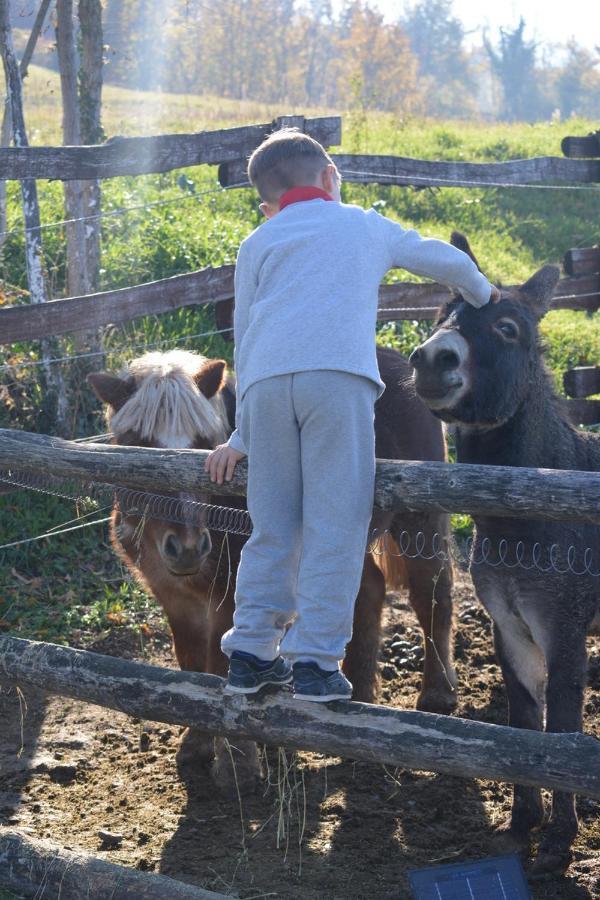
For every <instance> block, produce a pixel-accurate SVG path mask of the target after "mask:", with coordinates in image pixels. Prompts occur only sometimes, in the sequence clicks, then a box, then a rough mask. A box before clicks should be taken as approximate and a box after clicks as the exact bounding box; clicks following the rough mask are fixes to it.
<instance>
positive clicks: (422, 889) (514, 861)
mask: <svg viewBox="0 0 600 900" xmlns="http://www.w3.org/2000/svg"><path fill="white" fill-rule="evenodd" d="M408 881H409V884H410V886H411V888H412V893H413V897H414V898H415V900H531V893H530V891H529V888H528V887H527V882H526V881H525V875H524V874H523V867H522V866H521V861H520V859H519V857H518V856H514V855H511V856H495V857H492V858H489V859H480V860H478V861H477V862H468V863H456V864H455V865H450V866H434V867H433V868H431V869H412V870H411V871H410V872H409V873H408Z"/></svg>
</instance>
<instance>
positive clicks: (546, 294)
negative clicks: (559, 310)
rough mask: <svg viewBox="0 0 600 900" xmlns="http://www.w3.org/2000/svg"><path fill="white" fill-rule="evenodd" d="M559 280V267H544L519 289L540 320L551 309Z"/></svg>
mask: <svg viewBox="0 0 600 900" xmlns="http://www.w3.org/2000/svg"><path fill="white" fill-rule="evenodd" d="M559 278H560V269H559V268H558V266H544V267H543V268H541V269H539V270H538V271H537V272H536V273H535V275H532V276H531V278H530V279H529V280H528V281H526V282H525V284H522V285H521V287H520V288H519V293H520V294H524V295H525V296H526V298H527V300H528V302H529V303H530V304H531V306H532V308H533V309H534V310H535V312H536V314H537V317H538V318H539V319H541V318H542V316H545V315H546V313H547V312H548V310H549V309H550V305H551V303H552V297H553V295H554V289H555V287H556V285H557V284H558V280H559Z"/></svg>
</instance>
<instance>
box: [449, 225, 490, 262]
mask: <svg viewBox="0 0 600 900" xmlns="http://www.w3.org/2000/svg"><path fill="white" fill-rule="evenodd" d="M450 243H451V244H452V246H453V247H456V248H457V249H458V250H462V252H463V253H466V254H467V256H468V257H469V258H470V259H472V260H473V262H474V263H475V265H476V266H477V268H478V269H479V271H480V272H482V269H481V266H480V265H479V263H478V262H477V257H476V256H475V254H474V253H473V251H472V250H471V245H470V244H469V242H468V240H467V238H466V236H465V235H464V234H462V232H460V231H453V232H452V234H451V235H450Z"/></svg>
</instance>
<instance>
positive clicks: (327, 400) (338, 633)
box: [221, 370, 378, 669]
mask: <svg viewBox="0 0 600 900" xmlns="http://www.w3.org/2000/svg"><path fill="white" fill-rule="evenodd" d="M377 393H378V390H377V386H376V385H375V384H374V383H373V382H372V381H370V380H369V379H367V378H363V377H362V376H360V375H351V374H349V373H346V372H338V371H329V370H320V371H311V372H298V373H295V374H293V375H280V376H276V377H272V378H266V379H264V380H263V381H258V382H256V383H255V384H253V385H252V386H251V387H250V388H249V389H248V391H247V393H246V395H245V397H244V403H243V407H242V415H241V421H240V422H239V429H240V436H241V438H242V440H243V442H244V444H245V446H246V449H247V451H248V510H249V512H250V515H251V517H252V522H253V531H252V535H251V537H250V538H249V540H248V542H247V543H246V545H245V546H244V549H243V551H242V557H241V562H240V566H239V570H238V575H237V588H236V595H235V614H234V620H233V621H234V626H233V628H232V629H230V631H228V632H227V633H226V634H225V635H224V636H223V640H222V645H221V646H222V648H223V651H224V652H225V653H226V654H227V655H230V654H231V652H232V651H233V650H245V651H247V652H249V653H254V654H255V655H256V656H258V657H260V658H261V659H274V658H275V657H276V656H277V654H278V653H279V652H281V653H282V654H283V655H284V656H285V657H287V658H288V659H290V660H292V661H303V660H304V661H306V660H315V661H316V662H317V663H318V664H319V665H320V666H321V667H322V668H325V669H335V668H337V666H338V661H339V660H341V659H343V658H344V653H345V648H346V644H347V643H348V641H349V640H350V638H351V636H352V619H353V612H354V603H355V600H356V595H357V593H358V589H359V586H360V579H361V573H362V568H363V563H364V554H365V548H366V543H367V536H368V528H369V522H370V519H371V513H372V507H373V491H374V478H375V436H374V425H373V418H374V405H375V400H376V399H377ZM294 615H295V619H294V621H293V623H292V625H291V627H290V628H289V630H288V631H287V633H286V632H285V627H286V625H287V623H288V622H289V621H290V620H291V619H293V618H294Z"/></svg>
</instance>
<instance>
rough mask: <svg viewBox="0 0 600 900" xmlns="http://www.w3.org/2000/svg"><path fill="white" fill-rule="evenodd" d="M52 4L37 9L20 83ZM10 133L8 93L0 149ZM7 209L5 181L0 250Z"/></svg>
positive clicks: (0, 191)
mask: <svg viewBox="0 0 600 900" xmlns="http://www.w3.org/2000/svg"><path fill="white" fill-rule="evenodd" d="M51 3H52V0H42V2H41V3H40V8H39V9H38V13H37V16H36V17H35V21H34V23H33V27H32V29H31V33H30V35H29V38H28V39H27V44H26V45H25V50H24V51H23V56H22V58H21V62H20V63H19V72H20V75H21V81H24V80H25V78H26V77H27V71H28V69H29V63H30V62H31V58H32V56H33V53H34V50H35V45H36V44H37V41H38V38H39V36H40V33H41V30H42V28H43V26H44V21H45V19H46V13H47V12H48V7H49V6H50V4H51ZM11 132H12V119H11V115H10V104H9V98H8V93H7V96H6V104H5V106H4V113H3V116H2V126H1V128H0V147H8V146H9V145H10V136H11ZM6 213H7V207H6V181H0V249H1V248H2V244H3V243H4V240H5V238H4V236H3V234H2V232H4V231H6V227H7V226H6V221H7V215H6Z"/></svg>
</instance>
